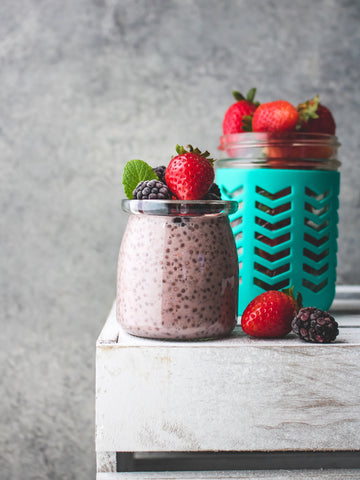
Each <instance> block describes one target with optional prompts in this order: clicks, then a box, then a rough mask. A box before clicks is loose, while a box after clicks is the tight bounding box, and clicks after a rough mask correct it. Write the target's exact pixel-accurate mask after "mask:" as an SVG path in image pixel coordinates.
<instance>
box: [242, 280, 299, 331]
mask: <svg viewBox="0 0 360 480" xmlns="http://www.w3.org/2000/svg"><path fill="white" fill-rule="evenodd" d="M300 304H301V295H300V294H299V295H298V298H297V300H295V297H294V291H293V288H291V289H288V290H285V291H282V292H279V291H277V290H269V291H267V292H264V293H261V294H260V295H258V296H257V297H255V298H254V300H252V301H251V302H250V303H249V305H248V306H247V307H246V308H245V310H244V313H243V314H242V317H241V327H242V329H243V330H244V332H245V333H247V334H248V335H250V336H252V337H258V338H281V337H285V335H287V334H288V333H289V332H290V331H291V321H292V319H293V318H294V316H295V315H296V312H297V311H298V308H299V306H300Z"/></svg>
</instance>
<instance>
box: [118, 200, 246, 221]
mask: <svg viewBox="0 0 360 480" xmlns="http://www.w3.org/2000/svg"><path fill="white" fill-rule="evenodd" d="M121 206H122V209H123V210H124V211H125V212H126V213H130V214H135V215H157V216H165V217H166V216H168V217H178V216H182V215H184V216H185V215H186V216H205V215H216V216H219V215H229V214H231V213H234V212H236V210H237V207H238V203H237V202H236V201H228V200H226V201H223V200H126V199H125V200H122V202H121Z"/></svg>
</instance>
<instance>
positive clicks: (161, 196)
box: [133, 180, 171, 200]
mask: <svg viewBox="0 0 360 480" xmlns="http://www.w3.org/2000/svg"><path fill="white" fill-rule="evenodd" d="M133 198H136V199H138V200H146V199H148V200H169V199H170V198H171V193H170V190H169V189H168V187H167V186H166V185H165V184H164V183H162V182H159V180H145V181H144V182H140V183H138V185H137V187H136V188H135V190H134V191H133Z"/></svg>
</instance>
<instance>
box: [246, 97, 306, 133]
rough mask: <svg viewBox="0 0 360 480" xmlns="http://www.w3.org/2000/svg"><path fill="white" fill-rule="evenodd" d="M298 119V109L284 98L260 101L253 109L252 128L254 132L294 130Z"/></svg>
mask: <svg viewBox="0 0 360 480" xmlns="http://www.w3.org/2000/svg"><path fill="white" fill-rule="evenodd" d="M298 119H299V113H298V111H297V110H296V108H295V107H294V106H293V105H291V103H289V102H287V101H286V100H276V101H275V102H269V103H262V104H261V105H260V106H259V107H258V108H257V109H256V110H255V113H254V116H253V119H252V130H253V131H254V132H288V131H290V130H295V127H296V124H297V122H298Z"/></svg>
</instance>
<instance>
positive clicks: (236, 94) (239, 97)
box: [232, 90, 246, 102]
mask: <svg viewBox="0 0 360 480" xmlns="http://www.w3.org/2000/svg"><path fill="white" fill-rule="evenodd" d="M232 94H233V97H234V98H235V100H236V101H237V102H241V100H246V98H245V97H244V95H243V94H242V93H240V92H237V91H236V90H234V91H233V92H232Z"/></svg>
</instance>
